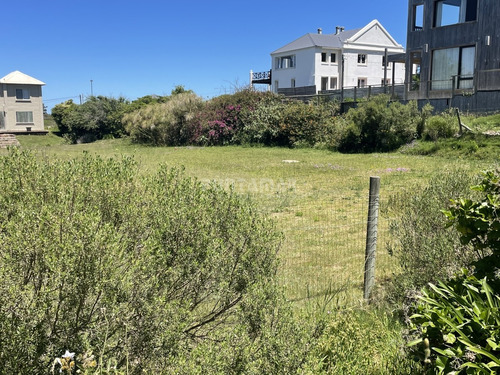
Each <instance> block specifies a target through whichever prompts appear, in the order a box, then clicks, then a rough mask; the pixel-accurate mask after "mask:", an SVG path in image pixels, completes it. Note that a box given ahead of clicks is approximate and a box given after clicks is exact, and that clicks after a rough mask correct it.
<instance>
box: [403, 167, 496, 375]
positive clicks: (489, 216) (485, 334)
mask: <svg viewBox="0 0 500 375" xmlns="http://www.w3.org/2000/svg"><path fill="white" fill-rule="evenodd" d="M473 189H474V190H476V191H478V192H479V194H480V196H479V197H478V198H477V199H466V198H461V199H460V200H454V201H452V205H451V207H450V210H449V211H446V212H445V214H446V216H447V217H448V220H449V225H450V226H454V227H455V228H456V229H457V230H458V232H459V234H460V241H461V242H462V244H464V245H468V246H471V247H472V248H473V249H474V250H475V251H476V252H477V254H478V257H479V258H480V259H479V260H478V261H477V262H474V263H473V264H468V266H473V267H471V268H472V269H473V271H474V274H470V272H468V271H466V270H464V271H463V273H462V274H461V275H459V276H457V277H455V278H453V279H451V280H449V281H446V282H441V281H440V282H439V283H438V285H433V284H430V285H429V287H428V288H426V289H424V290H423V292H422V294H423V295H422V296H420V297H419V300H420V303H419V304H418V305H417V306H416V313H415V314H414V315H412V316H411V317H410V319H411V329H412V330H413V332H414V334H415V335H416V336H417V339H416V340H415V341H413V342H412V343H411V344H413V345H417V344H418V346H417V347H416V352H417V354H419V356H420V358H421V359H422V360H423V361H424V363H425V364H426V365H427V366H428V367H430V368H431V369H433V370H435V372H436V373H439V374H448V373H451V372H452V371H453V372H454V373H456V374H459V373H467V374H494V373H496V370H498V368H500V293H499V290H500V275H499V266H500V215H499V208H500V170H496V171H487V172H485V173H484V175H483V180H482V181H481V182H480V184H478V185H476V186H474V187H473Z"/></svg>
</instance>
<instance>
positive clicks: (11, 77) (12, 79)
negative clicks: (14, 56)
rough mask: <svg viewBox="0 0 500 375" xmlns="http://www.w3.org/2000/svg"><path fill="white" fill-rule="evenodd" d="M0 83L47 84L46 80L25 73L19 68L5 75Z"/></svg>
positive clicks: (0, 79)
mask: <svg viewBox="0 0 500 375" xmlns="http://www.w3.org/2000/svg"><path fill="white" fill-rule="evenodd" d="M0 83H7V84H9V83H10V84H17V85H40V86H43V85H45V83H44V82H42V81H39V80H38V79H36V78H33V77H30V76H29V75H27V74H24V73H22V72H20V71H19V70H16V71H14V72H12V73H9V74H7V75H6V76H5V77H3V78H0Z"/></svg>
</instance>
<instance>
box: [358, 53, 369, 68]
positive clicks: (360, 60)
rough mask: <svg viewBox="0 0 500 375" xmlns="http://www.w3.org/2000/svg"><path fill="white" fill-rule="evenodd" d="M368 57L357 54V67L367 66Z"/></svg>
mask: <svg viewBox="0 0 500 375" xmlns="http://www.w3.org/2000/svg"><path fill="white" fill-rule="evenodd" d="M367 61H368V55H367V54H366V53H358V65H367Z"/></svg>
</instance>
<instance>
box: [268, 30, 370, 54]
mask: <svg viewBox="0 0 500 375" xmlns="http://www.w3.org/2000/svg"><path fill="white" fill-rule="evenodd" d="M360 30H361V29H353V30H346V31H342V32H340V33H338V34H314V33H309V34H306V35H304V36H302V37H300V38H298V39H296V40H294V41H293V42H291V43H288V44H287V45H286V46H283V47H281V48H279V49H277V50H276V51H274V52H271V54H275V53H283V52H289V51H295V50H298V49H303V48H309V47H327V48H342V45H343V43H344V42H345V41H346V40H347V39H349V38H352V37H353V36H354V35H356V33H357V32H358V31H360Z"/></svg>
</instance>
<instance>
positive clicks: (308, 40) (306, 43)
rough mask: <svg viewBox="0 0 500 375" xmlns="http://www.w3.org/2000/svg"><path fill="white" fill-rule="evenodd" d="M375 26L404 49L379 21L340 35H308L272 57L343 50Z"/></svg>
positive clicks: (281, 49)
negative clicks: (320, 49)
mask: <svg viewBox="0 0 500 375" xmlns="http://www.w3.org/2000/svg"><path fill="white" fill-rule="evenodd" d="M375 25H377V26H379V27H380V29H381V30H382V32H383V34H385V36H386V37H387V38H388V39H389V40H390V41H391V43H393V44H394V47H396V48H402V46H401V45H400V44H398V43H397V42H396V41H395V40H394V38H393V37H392V36H391V35H390V34H389V33H388V32H387V30H386V29H385V28H384V27H383V26H382V25H381V24H380V22H379V21H377V20H373V21H371V22H370V23H369V24H368V25H366V26H365V27H362V28H359V29H353V30H346V31H342V32H340V33H338V34H314V33H309V34H306V35H304V36H302V37H300V38H298V39H296V40H294V41H293V42H291V43H289V44H287V45H285V46H283V47H281V48H279V49H277V50H276V51H274V52H271V55H274V54H277V53H286V52H291V51H295V50H299V49H304V48H310V47H323V48H342V47H343V46H344V44H346V43H356V41H357V40H358V39H360V38H361V37H362V36H363V35H364V34H365V33H366V32H368V31H369V30H370V29H371V28H373V27H374V26H375Z"/></svg>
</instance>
